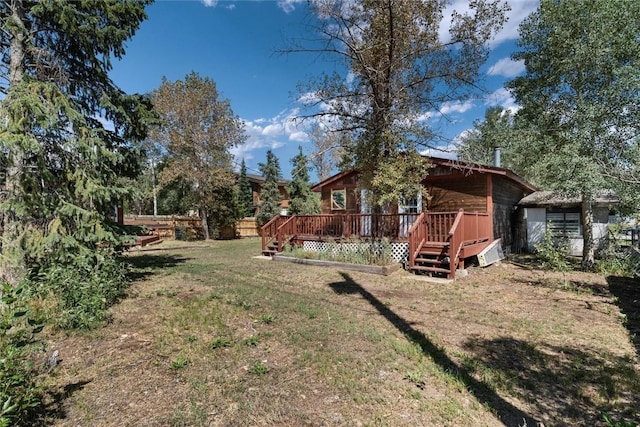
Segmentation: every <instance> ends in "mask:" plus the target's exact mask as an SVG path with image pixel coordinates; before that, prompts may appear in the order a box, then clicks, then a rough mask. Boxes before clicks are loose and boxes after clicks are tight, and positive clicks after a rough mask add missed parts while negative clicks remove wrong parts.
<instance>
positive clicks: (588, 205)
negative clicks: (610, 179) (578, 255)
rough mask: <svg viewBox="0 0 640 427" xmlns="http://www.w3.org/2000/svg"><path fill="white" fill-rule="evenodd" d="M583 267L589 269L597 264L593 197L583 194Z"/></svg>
mask: <svg viewBox="0 0 640 427" xmlns="http://www.w3.org/2000/svg"><path fill="white" fill-rule="evenodd" d="M582 239H583V247H582V268H584V269H585V270H587V271H590V270H593V267H594V266H595V249H596V248H595V242H594V241H593V198H592V197H591V196H589V195H587V194H583V195H582Z"/></svg>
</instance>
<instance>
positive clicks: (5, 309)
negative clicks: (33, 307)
mask: <svg viewBox="0 0 640 427" xmlns="http://www.w3.org/2000/svg"><path fill="white" fill-rule="evenodd" d="M25 289H26V288H25V287H24V286H23V285H18V286H16V287H13V286H10V285H8V284H6V283H5V284H3V285H2V290H1V291H0V295H1V297H0V405H2V409H1V410H0V426H9V425H22V424H25V423H26V422H27V421H28V419H29V418H30V417H32V416H33V415H34V412H36V411H37V410H38V408H40V407H41V405H42V401H41V395H42V387H41V386H40V385H39V384H38V383H37V381H36V374H37V372H36V371H35V369H34V366H33V363H32V362H30V361H29V355H31V354H32V353H33V352H34V351H35V350H36V349H37V348H38V344H39V343H38V342H37V341H36V339H35V336H36V334H38V333H39V332H40V331H41V330H42V328H43V324H42V323H41V321H39V320H37V319H35V318H33V317H31V316H29V311H28V309H27V298H26V297H25V294H26V291H25Z"/></svg>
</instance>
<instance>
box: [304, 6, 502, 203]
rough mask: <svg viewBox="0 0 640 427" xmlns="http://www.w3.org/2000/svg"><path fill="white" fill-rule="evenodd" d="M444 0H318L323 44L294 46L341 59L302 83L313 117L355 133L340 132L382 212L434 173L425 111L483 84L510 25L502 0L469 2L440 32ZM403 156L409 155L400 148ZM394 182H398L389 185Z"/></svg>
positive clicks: (348, 155) (316, 9)
mask: <svg viewBox="0 0 640 427" xmlns="http://www.w3.org/2000/svg"><path fill="white" fill-rule="evenodd" d="M447 3H448V2H447V1H445V0H425V1H410V0H407V1H404V0H384V1H380V0H359V1H351V0H350V1H346V0H345V1H335V0H320V1H316V2H312V10H313V12H314V14H315V16H316V19H315V21H313V22H314V26H315V29H316V30H317V32H318V33H319V34H320V35H321V36H320V38H319V39H318V40H317V44H316V45H308V46H302V47H297V48H295V49H292V50H293V51H297V52H315V53H320V54H321V55H322V54H325V55H328V56H330V57H331V58H334V59H337V60H338V61H341V62H342V64H343V65H344V70H345V72H348V75H346V76H345V75H340V74H339V73H338V72H336V73H334V74H332V75H326V74H325V75H322V76H319V78H316V79H312V80H310V81H309V83H308V84H305V85H303V86H302V87H301V89H302V90H303V91H304V92H305V96H304V97H303V99H306V100H307V101H308V103H309V107H310V108H314V107H317V108H319V110H316V111H314V112H312V113H311V114H310V116H311V117H316V118H319V117H322V118H324V119H325V121H327V122H328V123H331V124H332V125H333V126H334V127H335V128H336V129H337V130H340V131H342V132H344V133H346V134H348V135H349V136H348V137H346V138H343V139H342V142H343V148H344V150H345V157H346V160H347V162H348V163H350V166H352V167H354V168H356V169H358V170H359V171H360V173H361V175H360V182H361V185H363V186H364V187H365V188H368V189H369V190H372V191H371V192H369V193H370V194H371V195H372V196H373V200H372V202H373V203H374V207H375V208H376V209H381V208H383V207H384V206H385V205H388V204H389V203H393V202H395V203H397V202H398V201H399V200H400V198H401V197H402V196H408V195H415V194H416V192H417V191H418V189H419V188H420V185H419V184H420V181H421V180H422V179H423V178H424V176H425V175H426V172H427V165H426V164H425V159H424V158H423V157H422V156H420V155H419V154H418V148H419V147H421V146H428V145H429V144H430V143H431V142H432V141H433V136H434V135H433V133H432V132H431V130H430V129H429V126H428V123H427V121H426V120H425V119H424V117H425V114H426V113H428V112H430V111H432V110H434V109H438V108H440V107H441V106H442V105H443V104H444V103H445V102H449V101H459V100H460V99H463V98H464V97H466V96H468V95H470V94H471V93H472V92H473V90H474V89H475V85H474V82H475V81H476V80H477V77H478V75H479V74H478V70H479V67H480V65H481V64H482V63H483V62H484V61H485V59H486V58H487V54H488V48H487V46H486V43H487V42H488V41H489V40H490V39H491V37H492V36H493V34H494V33H495V32H496V31H497V30H499V29H500V28H501V26H502V24H503V22H504V19H505V18H504V14H505V11H506V10H507V6H506V5H500V2H499V0H478V1H474V2H471V3H470V10H471V12H470V13H469V14H459V13H455V12H454V13H453V14H452V17H451V19H452V20H451V26H450V29H449V36H448V39H446V40H442V38H441V36H440V34H439V28H440V25H441V21H442V20H443V17H444V9H445V6H446V5H447ZM400 153H402V156H400V155H399V154H400ZM389 180H394V181H393V182H389Z"/></svg>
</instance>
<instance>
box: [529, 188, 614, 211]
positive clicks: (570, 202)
mask: <svg viewBox="0 0 640 427" xmlns="http://www.w3.org/2000/svg"><path fill="white" fill-rule="evenodd" d="M618 203H619V199H618V196H617V195H616V193H614V192H613V191H611V190H602V191H600V192H599V193H598V195H597V196H596V198H595V200H594V205H595V206H598V207H609V208H611V207H613V206H615V205H617V204H618ZM581 204H582V201H581V199H580V197H570V196H564V195H562V194H560V193H557V192H553V191H536V192H535V193H531V194H529V195H528V196H526V197H524V198H523V199H522V200H520V201H519V202H518V206H522V207H525V208H527V207H529V208H534V207H535V208H537V207H540V208H546V207H558V208H575V207H579V206H580V205H581Z"/></svg>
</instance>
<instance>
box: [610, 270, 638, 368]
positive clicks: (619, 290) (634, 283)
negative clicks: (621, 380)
mask: <svg viewBox="0 0 640 427" xmlns="http://www.w3.org/2000/svg"><path fill="white" fill-rule="evenodd" d="M607 283H608V284H609V291H611V293H612V294H613V295H614V296H615V297H616V304H617V305H618V307H620V311H621V312H622V314H624V316H625V322H624V325H625V327H626V328H627V331H629V337H630V339H631V341H632V342H633V345H634V346H635V348H636V355H637V356H638V357H640V280H638V279H637V278H631V277H617V276H609V277H607Z"/></svg>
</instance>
